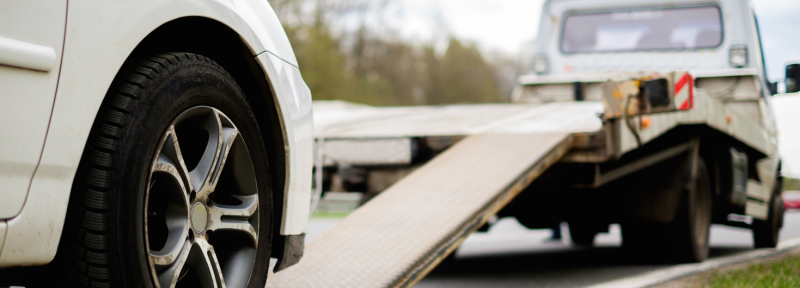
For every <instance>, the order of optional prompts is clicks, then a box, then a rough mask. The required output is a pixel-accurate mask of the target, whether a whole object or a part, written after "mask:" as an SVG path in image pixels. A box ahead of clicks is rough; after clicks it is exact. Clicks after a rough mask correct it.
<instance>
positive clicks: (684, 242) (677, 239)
mask: <svg viewBox="0 0 800 288" xmlns="http://www.w3.org/2000/svg"><path fill="white" fill-rule="evenodd" d="M709 183H710V182H709V176H708V170H707V169H706V166H705V163H704V162H703V160H702V159H700V158H698V166H697V175H696V177H694V179H692V180H691V182H690V183H689V188H690V189H683V191H680V192H681V199H680V203H679V205H678V209H677V210H676V214H675V218H674V220H673V221H672V222H670V223H661V222H656V221H642V220H631V221H627V222H625V223H622V225H621V226H622V246H623V248H625V249H626V250H628V251H629V252H631V254H632V255H635V256H636V257H639V258H642V259H647V260H648V261H650V260H652V259H661V260H665V261H667V262H701V261H703V260H705V259H706V257H708V250H709V245H708V236H709V230H710V227H711V207H712V202H711V201H712V200H711V187H710V185H709Z"/></svg>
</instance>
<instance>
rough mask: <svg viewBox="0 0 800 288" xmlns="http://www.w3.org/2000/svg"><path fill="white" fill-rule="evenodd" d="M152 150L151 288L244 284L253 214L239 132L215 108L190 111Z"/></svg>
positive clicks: (253, 188) (253, 191)
mask: <svg viewBox="0 0 800 288" xmlns="http://www.w3.org/2000/svg"><path fill="white" fill-rule="evenodd" d="M198 131H199V132H198ZM181 135H183V136H181ZM187 135H188V136H187ZM181 137H183V138H181ZM158 147H159V148H158V150H157V153H156V154H155V155H156V157H155V158H154V159H153V162H152V164H151V168H150V171H151V172H150V179H149V183H150V185H149V187H148V188H147V194H146V195H147V196H146V198H145V205H146V206H145V207H146V211H145V217H144V223H145V235H146V237H145V244H146V245H147V246H146V247H148V249H149V259H150V261H149V262H150V263H149V264H150V271H151V274H152V275H153V277H154V280H155V281H154V282H155V284H156V286H158V287H161V288H166V287H175V286H176V285H177V283H184V281H188V283H189V285H193V284H191V283H196V284H194V285H200V286H202V287H217V288H218V287H226V286H227V287H245V286H246V285H247V283H248V281H249V276H250V273H251V271H252V267H253V265H254V260H255V255H256V245H257V243H258V214H259V209H258V188H257V183H256V176H255V170H254V168H253V167H254V166H253V162H252V158H250V153H249V151H248V149H247V145H246V144H245V142H244V139H243V138H242V135H241V134H240V132H239V130H237V128H236V126H235V125H234V124H233V121H231V120H230V119H229V118H228V117H227V116H225V114H223V113H222V112H220V111H219V110H217V109H214V108H211V107H204V106H200V107H194V108H190V109H188V110H186V111H184V112H183V113H181V115H179V116H178V117H177V118H176V119H175V121H173V123H172V124H171V125H170V126H169V128H168V129H167V131H166V132H165V133H164V135H163V137H162V139H161V142H160V143H159V146H158ZM181 148H186V149H185V150H182V149H181ZM187 151H188V152H187ZM245 238H246V239H247V240H246V239H245ZM215 245H216V246H215ZM220 245H221V246H220ZM215 247H217V248H219V249H216V250H215ZM218 253H221V254H219V256H218ZM218 257H221V258H218ZM223 275H226V276H228V278H230V279H229V281H230V283H227V285H226V283H225V280H224V277H223ZM183 278H187V280H182V279H183ZM197 283H199V284H197Z"/></svg>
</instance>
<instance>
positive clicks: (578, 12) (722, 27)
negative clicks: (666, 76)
mask: <svg viewBox="0 0 800 288" xmlns="http://www.w3.org/2000/svg"><path fill="white" fill-rule="evenodd" d="M702 7H714V8H716V9H717V13H719V22H720V23H719V24H720V33H721V34H722V35H720V41H719V44H717V46H714V47H708V48H681V49H674V48H672V49H642V50H606V51H592V52H566V51H564V46H563V45H562V43H563V41H564V32H565V30H564V26H565V25H566V23H567V18H568V17H570V16H573V15H587V14H603V13H614V12H626V11H631V10H638V9H647V10H659V9H660V10H666V9H683V8H702ZM724 16H725V15H723V14H722V8H720V7H719V5H717V4H690V5H678V6H672V7H664V6H632V7H626V8H613V9H586V10H576V9H569V10H567V11H565V12H564V14H563V15H562V17H561V21H559V22H560V23H559V24H558V29H559V30H560V31H559V32H558V34H559V37H558V51H559V52H561V54H563V55H576V54H598V53H622V52H634V53H635V52H654V51H655V52H659V51H661V52H666V51H700V50H712V49H718V48H719V47H722V44H724V43H725V18H724Z"/></svg>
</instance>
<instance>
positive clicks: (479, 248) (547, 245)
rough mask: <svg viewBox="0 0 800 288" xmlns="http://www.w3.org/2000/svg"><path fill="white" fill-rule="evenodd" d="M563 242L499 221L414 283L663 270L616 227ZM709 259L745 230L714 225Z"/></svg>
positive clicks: (740, 242)
mask: <svg viewBox="0 0 800 288" xmlns="http://www.w3.org/2000/svg"><path fill="white" fill-rule="evenodd" d="M338 221H339V219H334V218H321V219H319V218H314V219H312V220H311V222H310V223H309V228H308V233H307V236H306V237H307V238H306V241H307V242H306V243H308V242H310V241H313V239H314V238H315V237H316V236H319V235H320V234H321V233H322V232H324V231H325V230H327V229H329V228H331V227H333V225H334V224H336V222H338ZM562 229H563V231H564V233H562V234H563V235H565V239H564V240H563V241H555V242H554V241H548V238H549V237H550V230H546V229H545V230H542V229H534V230H531V229H526V228H524V227H522V226H521V225H520V224H519V223H518V222H517V221H516V220H515V219H513V218H504V219H500V220H499V221H497V223H495V225H493V226H492V227H491V229H490V230H489V232H487V233H475V234H473V235H471V236H470V237H469V238H467V240H466V241H464V243H463V244H462V245H461V247H460V248H459V249H458V250H457V251H456V258H455V259H449V261H448V262H446V263H443V264H442V265H440V266H439V267H438V268H436V269H435V270H434V271H433V272H432V273H431V274H429V275H428V276H427V277H426V278H425V279H423V280H422V281H421V282H420V283H418V284H417V285H416V286H415V287H418V288H439V287H465V288H471V287H583V286H587V285H593V284H599V283H603V282H606V281H611V280H615V279H619V278H623V277H628V276H634V275H637V274H640V273H644V272H649V271H653V270H656V269H659V268H664V267H668V266H669V265H668V264H664V263H659V262H648V261H646V260H641V259H640V258H639V257H636V258H634V257H632V256H631V255H626V253H624V251H623V250H622V249H621V248H620V244H621V243H622V238H621V235H620V229H619V226H618V225H612V226H611V227H610V230H609V233H604V234H599V235H598V236H597V238H596V240H595V244H596V246H597V247H596V248H591V249H585V248H575V247H572V246H571V245H570V244H569V233H567V230H566V229H567V228H566V227H562ZM710 237H711V238H710V242H711V252H710V256H709V257H710V258H715V257H721V256H727V255H732V254H737V253H742V252H747V251H751V249H752V248H751V247H752V245H753V240H752V234H751V232H750V230H749V229H745V228H736V227H728V226H723V225H714V226H712V228H711V236H710ZM797 237H800V211H789V212H787V213H786V220H785V222H784V227H783V230H781V239H782V240H786V239H792V238H797Z"/></svg>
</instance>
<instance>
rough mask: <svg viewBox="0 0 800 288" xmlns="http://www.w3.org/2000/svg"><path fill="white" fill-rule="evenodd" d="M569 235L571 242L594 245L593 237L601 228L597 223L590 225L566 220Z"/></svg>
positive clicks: (588, 245)
mask: <svg viewBox="0 0 800 288" xmlns="http://www.w3.org/2000/svg"><path fill="white" fill-rule="evenodd" d="M568 226H569V237H570V239H572V244H574V245H577V246H583V247H592V246H594V238H595V236H597V233H599V232H600V230H602V227H599V225H592V224H587V223H581V222H568Z"/></svg>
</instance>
